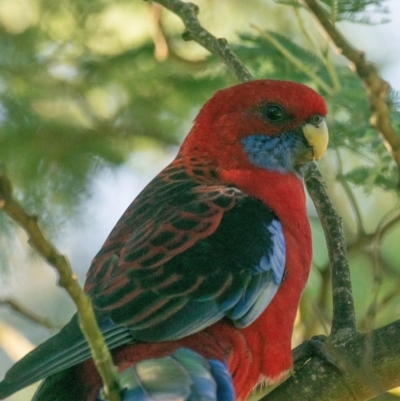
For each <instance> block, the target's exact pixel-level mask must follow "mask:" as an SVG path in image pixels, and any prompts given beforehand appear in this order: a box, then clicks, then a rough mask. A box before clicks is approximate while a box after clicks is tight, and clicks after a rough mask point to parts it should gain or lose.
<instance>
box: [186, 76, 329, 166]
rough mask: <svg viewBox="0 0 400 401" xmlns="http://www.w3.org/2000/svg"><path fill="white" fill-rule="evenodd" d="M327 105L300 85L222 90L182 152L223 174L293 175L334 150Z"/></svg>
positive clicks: (268, 83) (265, 83)
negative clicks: (243, 171) (244, 171)
mask: <svg viewBox="0 0 400 401" xmlns="http://www.w3.org/2000/svg"><path fill="white" fill-rule="evenodd" d="M325 115H326V105H325V101H324V99H323V98H322V97H321V96H320V95H319V94H318V93H316V92H315V91H314V90H313V89H311V88H309V87H307V86H305V85H302V84H299V83H294V82H288V81H275V80H257V81H251V82H246V83H243V84H239V85H236V86H233V87H231V88H228V89H225V90H221V91H218V92H216V93H215V95H214V96H213V97H212V98H211V99H210V100H209V101H208V102H206V103H205V105H204V106H203V108H202V109H201V111H200V113H199V114H198V116H197V117H196V119H195V123H194V126H193V128H192V130H191V132H190V133H189V135H188V137H187V138H186V140H185V142H184V144H183V145H182V150H181V152H183V153H186V154H190V155H191V156H198V157H202V158H206V159H208V160H210V161H211V162H212V163H213V164H214V165H215V166H216V167H217V168H219V169H237V168H263V169H267V170H272V171H279V172H282V173H290V172H294V171H296V169H297V168H298V167H299V166H301V165H302V164H304V163H306V162H308V161H311V160H318V159H320V158H321V156H322V155H323V154H324V152H325V150H326V148H327V145H328V129H327V126H326V122H325Z"/></svg>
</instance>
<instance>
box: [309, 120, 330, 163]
mask: <svg viewBox="0 0 400 401" xmlns="http://www.w3.org/2000/svg"><path fill="white" fill-rule="evenodd" d="M303 134H304V136H305V138H306V139H307V142H308V143H309V145H310V146H311V147H312V148H313V153H314V154H313V156H314V160H319V159H320V158H321V157H322V156H323V154H324V153H325V151H326V148H327V147H328V142H329V133H328V126H327V125H326V122H325V119H321V121H320V122H319V123H318V124H311V123H307V124H305V125H304V126H303Z"/></svg>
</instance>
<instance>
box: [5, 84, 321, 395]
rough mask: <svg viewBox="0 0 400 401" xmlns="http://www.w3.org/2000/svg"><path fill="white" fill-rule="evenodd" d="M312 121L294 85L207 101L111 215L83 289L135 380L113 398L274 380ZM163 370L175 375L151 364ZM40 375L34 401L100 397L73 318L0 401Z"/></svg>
mask: <svg viewBox="0 0 400 401" xmlns="http://www.w3.org/2000/svg"><path fill="white" fill-rule="evenodd" d="M325 115H326V106H325V102H324V100H323V99H322V97H321V96H320V95H318V94H317V93H316V92H315V91H314V90H312V89H310V88H308V87H307V86H304V85H302V84H298V83H293V82H286V81H275V80H257V81H252V82H247V83H243V84H240V85H237V86H233V87H231V88H228V89H225V90H221V91H218V92H217V93H216V94H215V95H214V96H213V97H212V98H211V99H210V100H209V101H208V102H206V103H205V105H204V106H203V108H202V109H201V111H200V112H199V114H198V116H197V117H196V119H195V122H194V125H193V128H192V129H191V131H190V133H189V135H188V136H187V137H186V139H185V141H184V142H183V144H182V146H181V148H180V150H179V152H178V155H177V156H176V158H175V159H174V161H173V162H172V163H171V164H170V165H169V166H167V167H166V168H165V169H164V170H163V171H161V172H160V173H159V174H158V175H157V176H156V177H155V178H154V179H153V180H152V181H151V182H150V184H148V186H147V187H146V188H145V189H144V190H143V191H142V192H141V194H140V195H139V196H138V197H137V198H136V199H135V200H134V201H133V202H132V204H131V205H130V206H129V207H128V209H127V210H126V212H125V213H124V214H123V215H122V217H121V219H120V220H119V221H118V223H117V224H116V226H115V227H114V229H113V230H112V232H111V233H110V235H109V237H108V238H107V240H106V242H105V243H104V245H103V247H102V248H101V250H100V251H99V253H98V254H97V255H96V256H95V258H94V259H93V262H92V264H91V267H90V269H89V272H88V275H87V280H86V284H85V291H86V292H87V293H88V294H89V295H90V296H91V298H92V301H93V306H94V309H95V313H96V317H97V320H98V324H99V326H100V328H101V330H102V332H103V335H104V337H105V340H106V342H107V344H108V346H109V348H110V349H112V350H113V356H114V359H115V363H116V365H117V366H118V367H119V369H120V371H124V370H126V372H123V373H121V374H124V375H125V376H124V377H125V378H126V377H128V378H129V377H131V378H132V377H136V379H135V380H136V381H135V380H133V379H132V380H129V379H127V381H128V384H127V386H126V390H124V393H123V394H125V395H124V397H126V398H124V400H130V399H135V400H136V399H137V400H145V401H147V400H150V399H151V400H152V399H157V400H170V399H182V400H197V399H202V400H203V399H207V400H208V399H209V400H219V401H221V400H224V401H225V400H230V399H232V400H233V399H236V400H244V399H245V398H246V397H247V395H248V394H249V392H250V391H251V390H252V389H253V388H254V387H255V386H256V385H257V384H258V383H260V382H266V383H275V382H277V381H279V380H281V379H283V378H284V377H285V376H286V375H287V374H288V372H289V371H290V369H291V367H292V354H291V335H292V330H293V325H294V320H295V316H296V311H297V307H298V303H299V299H300V296H301V293H302V291H303V289H304V286H305V284H306V280H307V277H308V274H309V269H310V265H311V258H312V250H311V232H310V226H309V222H308V219H307V214H306V205H305V194H304V186H303V180H302V166H303V165H304V164H305V163H307V162H309V161H311V160H316V159H319V158H320V157H321V156H322V154H323V153H324V152H325V150H326V147H327V143H328V132H327V127H326V123H325V119H324V117H325ZM175 363H176V364H177V366H179V368H178V367H177V369H178V370H177V372H179V371H180V372H181V374H176V375H174V374H172V373H171V370H170V369H166V368H165V366H172V364H175ZM146 369H147V370H146ZM179 369H180V370H179ZM202 369H203V370H204V372H207V375H208V376H207V375H205V373H204V375H202V373H201V372H203V370H202ZM139 371H140V372H142V373H143V372H144V373H143V375H144V376H143V375H142V376H141V375H140V374H138V373H137V372H139ZM149 371H151V372H152V374H150V376H151V377H152V378H153V379H154V375H155V377H156V378H157V379H156V382H155V383H156V384H157V383H158V384H157V385H155V386H153V387H152V386H151V383H150V382H149V380H150V379H149V378H148V377H147V376H146V374H148V373H149ZM135 372H136V373H135ZM146 372H147V373H146ZM157 372H158V373H157ZM182 372H186V373H185V374H184V373H182ZM199 372H200V373H199ZM157 374H159V376H157ZM196 375H197V376H196ZM206 376H207V380H206V378H205V377H206ZM68 377H69V378H68ZM43 378H48V379H47V380H45V381H44V384H43V385H42V389H41V390H39V393H38V395H37V396H36V398H35V399H36V400H42V399H43V400H45V399H49V397H50V398H51V399H52V400H53V401H56V400H62V399H66V398H62V397H66V395H68V396H69V397H70V398H68V399H74V400H82V401H89V400H95V399H101V395H99V394H100V393H101V392H99V390H100V387H101V384H100V381H99V380H98V377H96V374H95V373H94V368H93V364H92V361H91V360H90V351H89V347H88V344H87V342H86V341H85V339H84V338H83V336H82V334H81V331H80V329H79V327H78V323H77V317H76V315H75V316H74V317H73V318H72V320H71V321H70V322H69V323H68V324H67V325H66V326H65V327H64V328H63V329H62V330H61V331H60V332H59V333H58V334H56V335H55V336H54V337H52V338H50V339H49V340H47V341H46V342H44V343H43V344H41V345H40V346H38V347H37V348H36V349H35V350H34V351H32V352H31V353H30V354H28V355H27V356H26V357H25V358H23V359H22V360H21V361H19V362H17V363H16V364H15V365H14V367H12V368H11V369H10V370H9V372H8V373H7V375H6V377H5V379H4V380H3V381H2V382H1V384H0V399H4V398H5V397H7V396H8V395H10V394H12V393H14V392H15V391H17V390H18V389H20V388H23V387H24V386H27V385H29V384H31V383H33V382H35V381H37V380H40V379H43ZM68 380H69V381H71V382H72V383H74V384H73V385H71V386H69V387H65V386H64V387H65V388H66V390H65V391H59V389H61V388H62V387H61V386H60V387H58V386H54V387H52V383H61V382H63V381H64V383H66V382H67V381H68ZM185 380H186V382H185ZM150 381H151V380H150ZM184 382H185V383H186V384H185V383H184ZM77 383H80V386H78V385H77ZM135 383H136V384H135ZM138 383H139V384H138ZM143 383H144V384H143ZM146 383H147V385H148V386H149V388H148V389H147V390H148V391H149V393H146V391H147V390H146V391H144V393H143V394H144V395H143V396H140V397H139V396H137V394H136V393H135V391H137V389H136V390H135V388H136V387H137V386H138V388H139V387H140V388H142V390H143V388H146ZM149 383H150V384H149ZM163 383H164V384H165V386H167V385H168V386H169V387H168V389H167V390H165V389H166V388H167V387H163ZM187 383H189V384H190V383H191V384H190V385H189V387H190V386H191V387H190V388H191V390H190V391H192V392H193V394H194V393H196V394H197V395H199V394H200V396H199V398H196V397H195V396H194V395H193V394H192V395H190V391H189V390H187V388H188V387H187V385H188V384H187ZM210 383H212V385H211V384H210ZM153 384H154V383H153ZM73 386H75V387H76V389H78V388H79V389H80V390H76V391H75V390H74V391H75V392H73V390H72V388H73ZM157 386H158V387H157ZM185 386H186V387H185ZM150 387H151V388H150ZM68 388H69V391H70V393H69V394H68ZM184 388H186V390H184ZM142 390H141V391H142ZM164 390H165V391H164ZM163 391H164V393H163ZM174 391H175V393H174ZM185 391H186V393H185ZM202 391H204V392H206V393H207V394H213V395H210V396H209V398H207V397H208V396H204V397H203V398H201V392H202ZM171 392H172V393H171ZM179 392H181V393H182V394H183V393H185V394H186V396H181V397H180V398H179V397H178V394H181V393H179ZM61 393H62V394H61ZM150 393H151V394H158V395H157V396H154V397H153V398H152V396H151V395H149V394H150ZM41 394H42V395H41ZM45 394H47V397H46V396H45ZM49 394H50V395H51V396H50V395H49ZM132 394H134V395H132ZM135 394H136V395H135ZM146 394H147V395H146ZM160 394H161V395H160ZM165 394H167V395H165ZM168 394H169V395H168ZM171 394H172V395H174V396H175V398H174V397H172V396H171ZM164 395H165V396H164ZM71 397H72V398H71ZM99 397H100V398H99ZM129 397H131V398H129ZM135 397H136V398H135ZM146 397H147V398H146ZM157 397H158V398H157ZM185 397H186V398H185ZM190 397H192V398H190Z"/></svg>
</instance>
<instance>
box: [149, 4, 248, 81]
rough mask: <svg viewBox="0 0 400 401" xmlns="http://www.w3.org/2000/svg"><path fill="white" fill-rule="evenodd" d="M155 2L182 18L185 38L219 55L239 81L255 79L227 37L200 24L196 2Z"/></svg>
mask: <svg viewBox="0 0 400 401" xmlns="http://www.w3.org/2000/svg"><path fill="white" fill-rule="evenodd" d="M155 2H156V3H159V4H161V5H162V6H164V7H165V8H168V10H170V11H172V12H173V13H174V14H176V15H178V16H179V17H180V18H181V19H182V21H183V23H184V24H185V27H186V31H185V32H184V34H183V38H184V39H185V40H194V41H195V42H197V43H199V44H200V45H202V46H203V47H204V48H206V49H207V50H208V51H210V52H211V53H212V54H214V55H216V56H218V57H219V58H220V59H221V60H222V61H223V62H224V63H225V65H226V66H227V68H228V69H229V71H231V73H232V74H233V76H234V77H235V78H237V79H238V80H239V81H241V82H246V81H251V80H252V79H253V77H252V75H251V74H250V72H249V70H248V69H247V68H246V67H245V66H244V64H243V63H242V62H241V61H240V60H239V58H238V57H237V56H236V54H235V53H233V52H232V50H231V49H230V47H229V45H228V42H227V41H226V39H218V38H216V37H215V36H213V35H211V33H210V32H208V31H206V30H205V29H204V28H203V27H202V26H201V25H200V23H199V20H198V19H197V14H198V12H199V9H198V7H197V6H196V5H195V4H193V3H185V2H183V1H176V0H155Z"/></svg>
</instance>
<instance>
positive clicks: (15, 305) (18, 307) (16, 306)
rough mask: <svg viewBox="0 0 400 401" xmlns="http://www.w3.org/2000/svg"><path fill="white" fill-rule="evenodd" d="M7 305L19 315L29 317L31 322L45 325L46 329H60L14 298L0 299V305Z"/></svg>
mask: <svg viewBox="0 0 400 401" xmlns="http://www.w3.org/2000/svg"><path fill="white" fill-rule="evenodd" d="M2 304H3V305H7V306H9V307H10V308H11V309H12V310H14V311H16V312H18V313H19V314H20V315H22V316H23V317H25V318H26V319H29V320H30V321H32V322H33V323H36V324H38V325H40V326H43V327H46V329H50V330H52V329H61V327H60V326H58V325H56V324H53V323H52V322H51V321H50V320H49V319H46V318H45V317H42V316H40V315H38V314H37V313H35V312H33V311H32V310H30V309H28V308H27V307H26V306H25V305H22V304H21V303H20V302H18V301H16V300H15V299H4V300H1V301H0V305H2Z"/></svg>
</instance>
